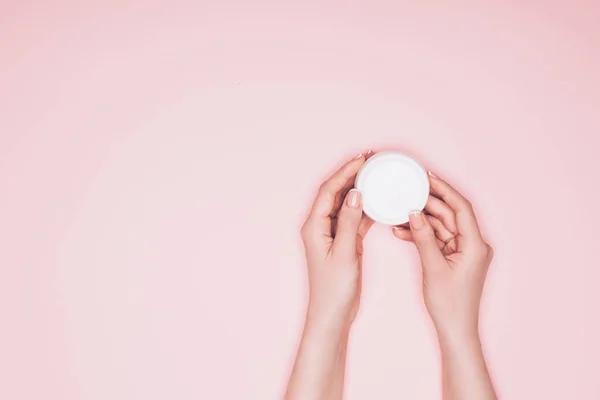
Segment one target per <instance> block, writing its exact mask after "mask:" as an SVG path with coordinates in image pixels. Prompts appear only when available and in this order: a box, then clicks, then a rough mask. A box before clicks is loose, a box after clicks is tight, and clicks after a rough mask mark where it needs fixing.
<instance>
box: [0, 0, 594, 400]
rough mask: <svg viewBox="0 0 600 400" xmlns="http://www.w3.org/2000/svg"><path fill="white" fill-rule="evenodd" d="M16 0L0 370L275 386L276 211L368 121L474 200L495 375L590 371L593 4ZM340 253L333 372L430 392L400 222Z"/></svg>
mask: <svg viewBox="0 0 600 400" xmlns="http://www.w3.org/2000/svg"><path fill="white" fill-rule="evenodd" d="M22 3H23V4H22ZM40 3H41V4H37V5H36V6H33V5H25V2H18V1H13V2H8V3H7V2H2V3H1V5H0V188H1V190H2V193H1V195H0V268H1V270H0V271H1V276H0V317H1V321H2V328H1V330H0V398H2V399H11V400H20V399H45V400H54V399H61V400H71V399H73V400H75V399H78V400H79V399H86V400H87V399H94V400H96V399H98V400H100V399H102V400H105V399H112V400H121V399H144V400H153V399H167V398H170V399H275V398H277V397H278V395H279V394H280V393H281V392H282V389H283V387H284V385H285V380H286V378H287V374H288V371H289V368H290V366H291V362H292V358H293V352H294V351H295V346H296V343H297V340H298V337H299V334H300V329H301V324H302V322H303V311H304V305H305V301H306V279H305V271H304V265H303V256H302V248H301V244H300V241H299V235H298V230H299V226H300V223H301V221H302V218H303V216H304V213H305V211H306V210H307V207H308V206H309V204H310V202H311V201H312V197H313V192H314V190H315V188H316V186H317V185H318V184H319V182H320V180H321V179H322V178H323V177H324V173H325V172H328V171H331V170H332V169H333V168H334V167H335V166H336V165H337V164H336V163H339V162H342V161H343V160H344V159H345V158H346V157H350V156H352V155H353V154H354V153H356V152H359V151H362V150H364V149H368V148H371V147H374V148H387V147H392V148H401V149H407V150H409V152H410V153H411V154H412V155H415V156H416V157H418V158H419V159H420V160H421V161H422V162H423V163H424V164H425V165H426V166H428V167H430V168H432V169H434V170H435V171H436V172H438V173H439V174H440V175H442V176H443V177H446V178H448V179H449V180H450V181H451V182H453V183H456V185H457V186H458V187H459V188H460V189H461V190H463V191H464V193H465V194H467V195H468V196H470V197H471V199H472V200H473V202H474V203H475V205H476V209H477V212H478V214H479V216H480V219H481V221H482V225H483V227H484V229H485V232H486V234H487V237H488V239H489V240H490V242H491V243H492V244H493V245H494V247H495V249H496V258H495V261H494V263H493V264H492V267H491V272H490V275H489V280H488V285H487V291H486V297H485V300H484V305H483V322H482V324H483V338H484V341H485V345H486V350H487V354H488V358H489V364H490V369H491V371H492V373H493V376H494V379H495V382H496V384H497V387H498V390H499V393H500V395H501V397H502V398H505V399H557V400H558V399H560V400H563V399H583V400H593V399H598V398H600V380H599V379H598V371H600V345H599V343H598V338H599V337H600V311H599V308H598V307H599V305H600V290H598V282H599V280H600V262H599V261H600V260H599V257H598V255H597V251H596V249H597V246H598V240H599V239H600V237H599V235H598V232H599V226H600V217H599V216H598V205H599V204H600V191H599V190H598V184H599V182H600V171H599V167H598V161H597V160H598V154H597V151H598V148H599V146H600V138H599V137H600V117H599V110H600V78H599V76H600V75H599V74H598V71H600V52H599V51H598V49H599V48H600V28H598V26H597V21H598V18H599V17H600V8H599V6H598V5H597V4H594V2H588V3H579V4H577V3H574V2H567V1H564V2H562V4H560V3H556V2H554V3H550V2H538V3H537V4H536V3H532V2H530V3H528V4H527V5H525V4H521V3H520V2H512V3H513V5H507V4H508V2H503V3H505V4H504V5H499V4H500V3H498V5H488V6H487V7H482V6H478V7H476V6H470V7H467V6H465V5H462V3H461V2H455V4H451V3H450V2H444V3H443V5H437V6H433V5H430V6H425V5H422V6H417V3H418V2H413V4H412V5H400V4H395V5H394V4H393V3H392V2H363V4H362V5H356V4H353V5H349V4H345V3H339V4H337V5H324V4H320V3H316V2H315V3H314V4H309V3H306V2H300V1H299V2H295V4H294V5H292V4H291V3H290V4H287V5H283V4H282V3H281V2H272V3H271V4H267V3H258V2H249V1H248V2H242V1H239V2H238V3H229V4H227V3H224V2H217V1H214V2H204V3H203V2H201V3H199V4H198V3H196V4H192V2H190V3H189V4H187V3H177V2H167V1H163V2H160V3H157V2H151V3H149V2H141V1H140V2H135V3H133V2H130V3H124V2H119V1H110V2H101V1H95V2H90V3H89V4H88V5H86V6H83V5H81V4H80V3H79V2H74V1H73V2H68V1H61V2H40ZM210 3H214V4H217V5H214V4H213V5H209V4H210ZM488 4H491V3H488ZM364 264H365V283H364V289H363V302H362V309H361V313H360V314H359V317H358V319H357V322H356V325H355V328H354V330H353V335H352V337H351V344H350V350H349V367H348V377H347V398H348V399H403V398H405V399H435V398H437V396H438V393H439V382H438V381H439V379H438V372H439V366H438V358H437V346H436V343H435V338H434V336H433V334H432V331H431V329H430V323H429V319H428V317H427V316H426V314H425V312H424V307H423V306H422V300H421V293H420V286H419V283H418V280H419V270H418V266H417V263H416V257H415V251H414V249H413V248H412V246H411V245H409V244H406V243H402V242H400V241H398V240H396V239H395V238H393V236H392V234H391V232H390V231H389V230H388V229H387V228H384V227H382V226H376V227H375V228H374V229H373V230H372V232H371V233H370V234H369V237H368V239H367V241H366V253H365V263H364Z"/></svg>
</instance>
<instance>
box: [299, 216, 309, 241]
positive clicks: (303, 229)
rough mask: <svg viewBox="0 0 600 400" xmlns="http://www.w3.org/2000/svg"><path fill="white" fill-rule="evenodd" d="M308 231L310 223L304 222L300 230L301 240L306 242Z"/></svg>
mask: <svg viewBox="0 0 600 400" xmlns="http://www.w3.org/2000/svg"><path fill="white" fill-rule="evenodd" d="M310 230H311V227H310V221H309V220H306V222H304V224H302V227H301V228H300V236H301V237H302V239H304V240H306V238H308V237H309V236H310Z"/></svg>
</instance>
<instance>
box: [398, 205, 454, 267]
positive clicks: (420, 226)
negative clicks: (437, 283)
mask: <svg viewBox="0 0 600 400" xmlns="http://www.w3.org/2000/svg"><path fill="white" fill-rule="evenodd" d="M408 217H409V223H410V231H411V232H412V236H413V241H414V243H415V246H417V250H418V251H419V256H420V257H421V264H422V266H423V272H436V271H438V270H440V269H442V268H444V267H445V266H447V262H446V259H445V258H444V255H443V254H442V252H441V250H440V247H439V245H438V239H437V238H436V237H435V234H434V232H433V228H432V227H431V224H430V223H429V220H428V219H427V218H425V214H423V213H422V212H421V211H415V212H412V213H410V214H409V216H408Z"/></svg>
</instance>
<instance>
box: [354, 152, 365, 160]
mask: <svg viewBox="0 0 600 400" xmlns="http://www.w3.org/2000/svg"><path fill="white" fill-rule="evenodd" d="M362 156H363V153H360V154H359V155H357V156H356V157H354V159H355V160H358V159H359V158H361V157H362Z"/></svg>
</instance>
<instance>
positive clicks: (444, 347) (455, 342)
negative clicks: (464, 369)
mask: <svg viewBox="0 0 600 400" xmlns="http://www.w3.org/2000/svg"><path fill="white" fill-rule="evenodd" d="M437 335H438V340H439V343H440V349H441V351H442V354H445V355H465V356H468V355H478V354H479V353H481V351H482V350H481V340H480V338H479V332H478V330H477V329H471V330H455V331H441V330H438V331H437Z"/></svg>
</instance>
